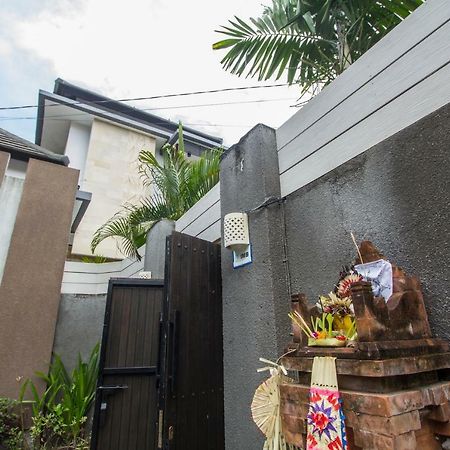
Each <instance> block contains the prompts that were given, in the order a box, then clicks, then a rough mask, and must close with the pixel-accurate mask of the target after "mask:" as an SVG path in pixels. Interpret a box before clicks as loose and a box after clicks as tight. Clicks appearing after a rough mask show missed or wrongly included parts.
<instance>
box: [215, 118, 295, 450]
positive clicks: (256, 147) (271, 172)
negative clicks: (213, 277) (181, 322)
mask: <svg viewBox="0 0 450 450" xmlns="http://www.w3.org/2000/svg"><path fill="white" fill-rule="evenodd" d="M279 197H280V176H279V169H278V154H277V145H276V138H275V130H274V129H272V128H269V127H267V126H265V125H262V124H259V125H257V126H255V127H254V128H253V129H252V130H251V131H250V132H249V133H247V134H246V135H245V136H244V137H243V138H242V139H241V140H240V141H239V143H237V144H236V145H234V146H232V147H231V148H230V149H228V150H227V151H226V153H225V154H224V156H223V158H222V162H221V170H220V201H221V217H222V242H223V217H224V216H225V214H228V213H231V212H247V213H248V219H249V233H250V242H251V245H252V255H253V262H252V263H251V264H249V265H247V266H244V267H240V268H237V269H233V264H232V253H231V251H230V250H228V249H225V248H223V246H222V291H223V292H222V295H223V333H224V393H225V444H226V449H227V450H236V449H244V448H245V449H246V450H253V449H255V450H256V449H258V450H259V449H261V448H262V443H263V439H262V435H261V433H260V432H259V430H258V429H257V427H256V425H255V424H254V423H253V421H252V420H251V412H250V404H251V401H252V398H253V394H254V392H255V389H256V388H257V386H258V385H259V384H260V383H261V382H262V380H263V379H264V378H265V377H266V376H267V373H266V374H263V375H261V374H258V373H257V372H256V369H257V368H258V367H260V365H261V363H260V362H259V361H258V358H260V357H265V358H269V359H276V358H277V357H278V356H280V355H281V352H282V349H283V345H284V344H285V343H286V342H287V340H288V335H289V320H288V316H287V314H288V311H289V294H288V284H289V283H288V273H287V268H286V267H285V256H284V248H285V245H284V243H285V240H284V215H283V204H282V202H281V201H277V199H279ZM264 203H266V204H267V205H266V206H263V207H261V208H258V207H259V206H261V205H262V204H264ZM255 208H258V209H256V210H254V209H255Z"/></svg>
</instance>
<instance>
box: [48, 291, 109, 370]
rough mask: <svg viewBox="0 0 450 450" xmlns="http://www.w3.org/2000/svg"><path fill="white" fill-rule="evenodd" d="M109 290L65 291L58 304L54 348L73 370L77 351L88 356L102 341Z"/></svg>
mask: <svg viewBox="0 0 450 450" xmlns="http://www.w3.org/2000/svg"><path fill="white" fill-rule="evenodd" d="M105 306H106V294H100V295H82V294H62V295H61V303H60V304H59V312H58V322H57V324H56V332H55V342H54V344H53V351H54V352H55V353H57V354H58V355H60V356H61V358H62V360H63V361H64V364H65V365H66V367H67V368H68V369H69V370H71V369H73V367H74V366H75V365H76V362H77V358H78V353H80V354H81V357H82V358H83V359H84V360H86V359H87V358H88V357H89V355H90V353H91V350H92V349H93V347H94V345H95V344H96V343H97V342H99V341H101V339H102V333H103V322H104V317H105Z"/></svg>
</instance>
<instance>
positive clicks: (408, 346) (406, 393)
mask: <svg viewBox="0 0 450 450" xmlns="http://www.w3.org/2000/svg"><path fill="white" fill-rule="evenodd" d="M359 250H360V251H359V253H360V258H361V259H362V260H363V261H364V263H367V262H371V261H377V260H379V259H385V258H384V256H383V255H381V254H380V253H379V252H378V251H377V250H376V248H375V247H374V246H373V245H372V244H371V243H370V242H367V241H365V242H363V243H362V244H361V246H360V249H359ZM356 262H357V263H358V262H362V261H360V260H357V261H356ZM350 290H351V298H352V302H353V307H354V314H355V321H356V328H357V333H358V338H357V340H355V341H353V342H351V343H350V344H349V345H348V346H346V347H340V348H328V347H327V348H321V347H308V345H307V343H308V342H307V337H306V336H305V335H304V334H303V333H302V332H301V330H300V328H299V327H297V326H293V341H292V342H291V343H290V344H289V345H288V347H287V349H286V352H289V354H288V355H287V356H285V357H284V358H283V359H282V364H283V365H284V366H285V367H286V368H287V369H289V370H290V371H291V373H292V374H293V375H294V376H295V378H296V383H290V384H282V385H281V386H280V396H281V416H282V424H283V434H284V436H285V438H286V441H287V442H288V443H290V444H294V445H297V446H298V447H300V448H304V449H306V432H307V430H306V417H307V414H308V407H309V388H310V380H311V369H312V362H313V358H314V357H315V356H334V357H336V358H337V359H336V369H337V374H338V383H339V390H340V393H341V396H342V399H343V409H344V415H345V423H346V427H347V436H348V441H349V448H350V449H351V450H415V449H420V450H435V449H436V450H438V449H441V448H442V445H441V442H442V441H443V440H444V437H445V436H450V404H449V400H450V370H449V369H450V348H449V344H448V342H447V341H444V340H442V339H435V338H433V337H432V335H431V331H430V326H429V323H428V317H427V313H426V309H425V304H424V299H423V295H422V290H421V287H420V282H419V280H418V279H417V278H414V277H410V276H408V275H406V274H405V272H404V271H403V270H402V269H401V268H399V267H397V266H395V265H394V264H392V292H393V293H392V296H391V297H390V298H389V299H388V301H387V302H386V301H385V299H384V298H383V297H374V295H373V293H372V286H371V284H370V283H369V282H365V281H360V282H357V283H355V284H353V285H352V286H351V288H350ZM291 300H292V310H293V311H297V312H298V313H299V314H300V315H301V316H302V317H303V318H305V320H306V321H309V320H310V317H311V315H315V314H317V311H316V308H317V307H314V308H310V307H309V306H308V302H307V299H306V297H305V296H304V295H302V294H295V295H292V299H291Z"/></svg>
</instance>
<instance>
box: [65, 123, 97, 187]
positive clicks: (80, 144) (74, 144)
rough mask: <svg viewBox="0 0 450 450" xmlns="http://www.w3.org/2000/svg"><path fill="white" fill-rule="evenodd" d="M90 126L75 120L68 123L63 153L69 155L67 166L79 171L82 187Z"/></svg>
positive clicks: (81, 185)
mask: <svg viewBox="0 0 450 450" xmlns="http://www.w3.org/2000/svg"><path fill="white" fill-rule="evenodd" d="M90 135H91V127H90V126H87V125H82V124H79V123H76V122H71V123H70V128H69V134H68V136H67V142H66V149H65V151H64V154H65V155H66V156H68V157H69V160H70V164H69V167H73V168H74V169H78V170H79V171H80V178H79V181H78V183H79V185H80V189H83V180H84V169H85V167H86V159H87V155H88V148H89V139H90Z"/></svg>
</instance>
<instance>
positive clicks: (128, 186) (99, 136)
mask: <svg viewBox="0 0 450 450" xmlns="http://www.w3.org/2000/svg"><path fill="white" fill-rule="evenodd" d="M144 148H145V149H147V150H150V151H152V152H153V153H154V152H155V138H153V137H152V136H149V135H147V134H145V133H141V132H138V131H135V130H132V129H130V128H125V127H121V126H119V125H116V124H113V123H110V122H105V121H102V120H98V119H95V120H94V122H93V124H92V129H91V134H90V140H89V149H88V154H87V159H86V165H85V169H84V175H83V182H82V186H81V187H82V189H83V190H84V191H87V192H91V193H92V200H91V203H90V205H89V207H88V209H87V210H86V213H85V215H84V217H83V220H82V221H81V223H80V225H79V227H78V229H77V231H76V232H75V236H74V241H73V247H72V252H73V253H75V254H82V255H90V254H91V250H90V244H91V240H92V237H93V235H94V233H95V231H96V230H97V229H98V228H99V227H100V226H101V225H103V224H104V223H105V222H106V221H107V220H108V219H109V218H111V217H112V216H113V215H114V214H116V213H117V212H118V211H120V210H121V207H122V205H123V204H124V203H127V202H131V203H134V204H136V203H137V202H138V201H139V199H140V198H141V196H142V195H143V194H144V193H145V189H144V188H143V186H142V180H141V178H140V175H139V173H138V155H139V152H140V151H141V150H142V149H144ZM69 157H70V156H69ZM96 253H97V254H98V255H102V256H106V257H110V258H122V257H123V256H122V254H121V253H120V252H119V250H118V248H117V245H116V243H115V242H114V240H112V239H108V240H105V241H103V242H102V243H101V244H100V245H99V247H98V249H97V251H96Z"/></svg>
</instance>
